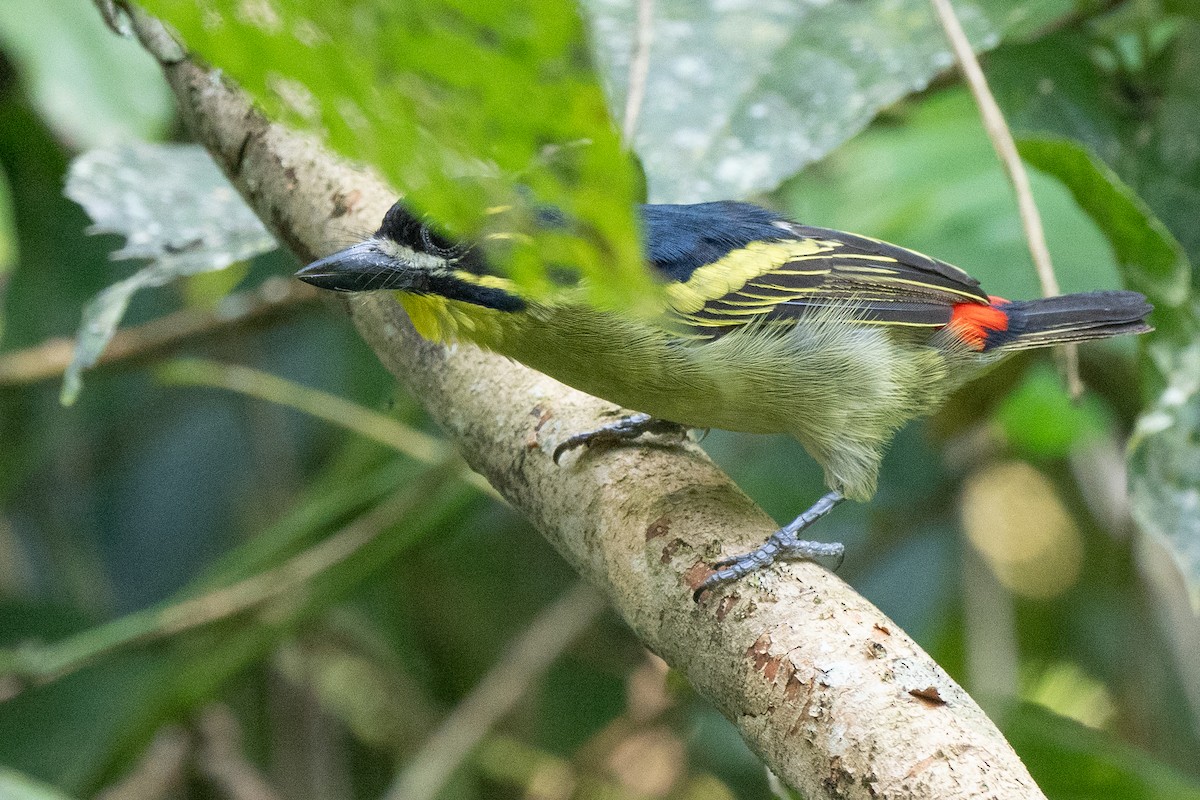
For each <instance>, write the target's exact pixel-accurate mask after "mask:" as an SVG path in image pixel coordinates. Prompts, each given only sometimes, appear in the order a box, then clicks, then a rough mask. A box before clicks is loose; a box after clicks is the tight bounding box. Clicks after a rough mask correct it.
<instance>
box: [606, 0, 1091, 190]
mask: <svg viewBox="0 0 1200 800" xmlns="http://www.w3.org/2000/svg"><path fill="white" fill-rule="evenodd" d="M584 5H585V7H586V8H587V9H588V11H589V12H590V14H591V16H592V18H593V27H594V29H595V32H596V40H597V45H598V49H599V52H600V59H601V62H602V63H603V64H604V66H605V71H606V76H607V78H608V84H609V86H610V93H611V95H612V96H613V98H614V107H617V108H619V107H622V106H623V105H624V102H625V96H626V94H627V92H628V83H629V63H630V59H631V54H632V53H633V41H634V30H635V24H636V20H637V11H636V2H635V0H586V2H585V3H584ZM955 8H956V9H957V11H958V14H959V16H960V17H961V18H962V22H963V25H964V27H965V28H966V30H967V33H968V35H969V36H970V38H971V41H972V42H973V43H974V44H975V46H976V47H977V48H980V49H989V48H991V47H995V46H996V44H998V43H999V41H1000V38H1001V36H1002V35H1006V34H1007V33H1009V32H1012V31H1014V30H1018V29H1019V30H1022V31H1028V30H1031V29H1034V28H1037V27H1040V26H1042V25H1045V24H1048V23H1049V22H1051V21H1052V20H1054V19H1056V18H1057V17H1059V16H1061V15H1063V14H1066V13H1069V12H1070V11H1072V10H1073V4H1072V3H1071V2H1069V0H1035V2H1013V1H1012V0H959V1H958V2H956V3H955ZM654 14H655V20H654V27H653V40H652V44H651V51H650V71H649V75H648V78H647V81H646V99H645V102H644V103H643V108H642V111H641V116H640V117H639V120H640V122H639V125H638V131H637V135H636V136H635V144H636V149H637V152H638V154H639V155H640V156H641V158H642V162H643V164H644V166H645V169H646V172H647V174H648V176H649V183H650V197H651V199H652V200H653V201H654V202H671V203H686V202H697V201H700V200H722V199H727V198H736V197H746V196H747V195H751V194H754V193H758V192H764V191H768V190H771V189H774V188H775V187H777V186H779V185H780V184H781V183H782V182H783V181H784V180H786V179H787V178H789V177H791V176H792V175H794V174H795V173H796V172H797V171H799V170H800V169H801V168H802V167H804V166H805V165H806V164H809V163H811V162H813V161H816V160H817V159H819V158H821V157H823V156H824V155H826V154H827V153H829V152H830V151H831V150H833V149H834V148H835V147H837V146H838V145H840V144H842V143H843V142H845V141H846V140H847V139H849V138H850V137H851V136H853V135H854V134H856V133H858V132H859V131H861V130H862V129H863V128H864V127H866V125H867V123H868V122H870V121H871V119H872V118H873V117H874V116H875V115H876V114H877V113H878V112H879V110H880V109H881V108H883V107H885V106H887V105H890V104H891V103H894V102H895V101H896V100H898V99H900V98H901V97H904V96H905V95H907V94H910V93H912V92H916V91H920V90H921V89H924V88H925V87H926V86H927V85H928V84H929V82H930V80H932V79H933V78H934V77H935V76H936V75H938V74H939V73H941V72H944V71H945V70H946V69H948V68H949V67H950V66H951V64H952V63H953V58H952V56H951V55H950V51H949V45H948V44H947V42H946V37H945V35H944V34H943V33H942V29H941V28H940V27H939V25H938V23H937V19H936V17H935V16H934V14H933V11H932V9H931V8H930V7H929V3H928V2H927V0H863V2H833V3H831V2H828V1H827V0H798V1H797V2H788V3H775V4H765V5H764V4H763V3H694V2H690V1H689V0H664V1H662V2H658V3H655V5H654Z"/></svg>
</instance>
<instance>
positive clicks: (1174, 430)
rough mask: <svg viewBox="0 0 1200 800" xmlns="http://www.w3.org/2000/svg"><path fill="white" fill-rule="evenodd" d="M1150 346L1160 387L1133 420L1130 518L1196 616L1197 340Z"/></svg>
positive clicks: (1199, 590)
mask: <svg viewBox="0 0 1200 800" xmlns="http://www.w3.org/2000/svg"><path fill="white" fill-rule="evenodd" d="M1195 317H1196V312H1195V311H1193V315H1192V319H1193V324H1192V326H1191V330H1192V331H1193V334H1192V336H1193V338H1192V341H1191V342H1190V343H1188V344H1186V345H1184V346H1176V345H1175V344H1173V343H1171V342H1168V341H1160V342H1155V343H1153V344H1152V345H1151V348H1150V352H1151V356H1152V357H1153V359H1154V361H1155V364H1156V366H1157V367H1158V369H1159V371H1160V373H1161V374H1162V376H1163V377H1164V378H1165V380H1166V388H1165V389H1163V391H1162V392H1161V393H1160V394H1159V396H1158V398H1157V399H1156V400H1155V401H1154V402H1153V403H1152V404H1151V405H1150V407H1149V408H1148V409H1147V410H1146V412H1145V413H1144V414H1142V416H1141V417H1139V418H1138V423H1137V428H1136V429H1135V430H1134V434H1133V439H1132V441H1131V443H1130V455H1129V470H1130V480H1129V482H1130V494H1131V495H1132V500H1133V516H1134V519H1136V520H1137V523H1138V527H1139V528H1141V530H1142V532H1143V533H1145V534H1147V535H1149V536H1152V537H1155V538H1156V539H1158V541H1159V542H1160V543H1161V544H1163V545H1164V546H1165V548H1166V549H1167V552H1168V553H1170V554H1171V557H1172V558H1173V560H1174V562H1175V565H1176V566H1177V567H1178V569H1179V572H1180V574H1182V575H1183V578H1184V582H1185V584H1186V586H1187V588H1188V594H1189V598H1190V600H1191V604H1192V608H1193V610H1195V611H1196V612H1197V613H1200V509H1198V508H1197V505H1198V502H1197V501H1198V498H1200V338H1196V335H1195V330H1196V326H1195V323H1194V320H1195Z"/></svg>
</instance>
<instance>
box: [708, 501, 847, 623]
mask: <svg viewBox="0 0 1200 800" xmlns="http://www.w3.org/2000/svg"><path fill="white" fill-rule="evenodd" d="M844 499H845V498H844V497H842V494H841V493H840V492H830V493H829V494H827V495H825V496H824V497H822V498H821V499H820V500H818V501H817V502H816V503H814V504H813V506H812V508H810V509H808V510H807V511H805V512H804V513H803V514H801V515H800V516H798V517H796V518H795V519H794V520H792V521H791V523H789V524H788V525H786V526H784V527H782V528H780V529H779V530H777V531H775V532H774V533H773V534H771V536H770V538H768V539H767V541H765V542H763V544H762V546H761V547H759V548H758V549H757V550H752V551H750V552H749V553H742V554H741V555H738V556H733V557H731V558H722V559H721V560H720V561H716V562H713V565H712V566H713V568H714V569H715V570H716V571H715V572H713V573H712V574H711V575H709V576H708V577H707V578H705V579H704V581H703V582H702V583H701V584H700V585H699V586H698V587H696V591H695V592H693V593H692V599H693V600H695V601H696V602H699V601H700V596H701V595H702V594H704V593H705V592H706V591H708V590H709V589H712V588H713V587H716V586H720V585H721V584H723V583H727V582H729V581H733V580H737V579H738V578H741V577H742V576H744V575H749V574H750V573H751V572H756V571H758V570H760V569H762V568H763V567H766V566H770V565H771V564H773V563H775V561H776V560H777V559H781V558H787V559H809V560H815V559H818V558H835V559H837V563H836V564H835V565H834V569H835V570H836V569H837V568H838V567H840V566H841V565H842V559H843V558H845V555H846V548H845V547H843V546H842V545H841V544H840V543H839V542H812V541H808V540H806V539H800V538H799V536H798V534H799V533H800V532H801V531H802V530H804V529H805V528H807V527H808V526H810V525H812V524H813V523H814V522H816V521H817V520H818V519H820V518H821V517H823V516H825V515H826V514H828V513H829V512H830V511H832V510H833V507H834V506H836V505H837V504H838V503H840V502H842V500H844Z"/></svg>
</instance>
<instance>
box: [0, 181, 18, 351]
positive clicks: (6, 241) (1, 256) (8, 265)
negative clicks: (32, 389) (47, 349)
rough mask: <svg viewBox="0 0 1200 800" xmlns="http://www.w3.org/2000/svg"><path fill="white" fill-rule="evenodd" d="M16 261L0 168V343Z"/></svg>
mask: <svg viewBox="0 0 1200 800" xmlns="http://www.w3.org/2000/svg"><path fill="white" fill-rule="evenodd" d="M16 261H17V229H16V224H15V222H14V220H13V207H12V195H11V193H10V192H9V189H8V180H7V179H6V177H5V175H4V170H3V168H0V342H3V341H4V299H5V289H6V288H7V287H8V276H9V273H10V272H12V268H13V265H14V264H15V263H16Z"/></svg>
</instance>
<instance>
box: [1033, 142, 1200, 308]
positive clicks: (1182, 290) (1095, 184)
mask: <svg viewBox="0 0 1200 800" xmlns="http://www.w3.org/2000/svg"><path fill="white" fill-rule="evenodd" d="M1017 149H1018V150H1019V151H1020V153H1021V157H1022V158H1023V159H1025V160H1026V161H1028V162H1029V163H1030V164H1032V165H1033V166H1035V167H1037V168H1038V169H1040V170H1041V171H1042V172H1045V173H1047V174H1050V175H1053V176H1055V177H1056V178H1058V179H1059V180H1060V181H1062V182H1063V185H1064V186H1066V187H1067V188H1068V189H1069V190H1070V191H1071V195H1072V196H1073V197H1074V198H1075V201H1076V202H1077V203H1079V205H1080V207H1081V208H1082V209H1083V210H1084V211H1086V212H1087V214H1088V216H1090V217H1091V218H1092V221H1094V222H1095V223H1096V225H1097V227H1099V228H1100V230H1101V231H1102V232H1103V233H1104V235H1105V236H1107V237H1108V241H1109V243H1110V244H1111V245H1112V248H1113V252H1114V253H1115V254H1116V256H1117V262H1118V264H1119V265H1120V266H1121V268H1122V270H1123V272H1124V275H1125V280H1126V282H1127V283H1128V285H1129V287H1130V288H1132V289H1136V290H1138V291H1140V292H1142V293H1144V294H1145V295H1146V296H1148V297H1150V298H1151V299H1152V300H1153V301H1154V302H1155V303H1158V304H1165V305H1168V306H1178V305H1180V304H1181V303H1183V302H1184V300H1185V299H1186V298H1187V297H1188V292H1189V290H1190V288H1191V265H1190V264H1189V263H1188V258H1187V255H1186V254H1185V253H1184V252H1183V247H1182V246H1181V245H1180V244H1179V242H1178V241H1176V239H1175V237H1174V236H1172V235H1171V232H1170V231H1169V230H1167V227H1166V226H1165V225H1163V224H1162V223H1161V222H1160V221H1159V220H1158V218H1157V217H1155V216H1154V214H1153V212H1151V211H1150V209H1149V207H1148V206H1147V205H1146V204H1145V203H1144V202H1142V200H1141V198H1139V197H1138V196H1137V195H1136V194H1134V192H1133V190H1132V189H1130V188H1129V187H1128V186H1126V185H1125V183H1124V182H1123V181H1122V180H1121V179H1120V178H1119V177H1117V174H1116V173H1115V172H1113V171H1112V170H1111V169H1109V168H1108V167H1107V166H1106V165H1105V164H1104V163H1103V162H1101V161H1100V160H1099V159H1097V158H1095V157H1094V156H1092V155H1091V154H1090V153H1088V152H1087V150H1085V149H1084V148H1083V147H1081V146H1079V145H1078V144H1076V143H1075V142H1072V141H1069V140H1067V139H1050V138H1033V137H1024V138H1022V139H1020V141H1019V142H1018V143H1017Z"/></svg>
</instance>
